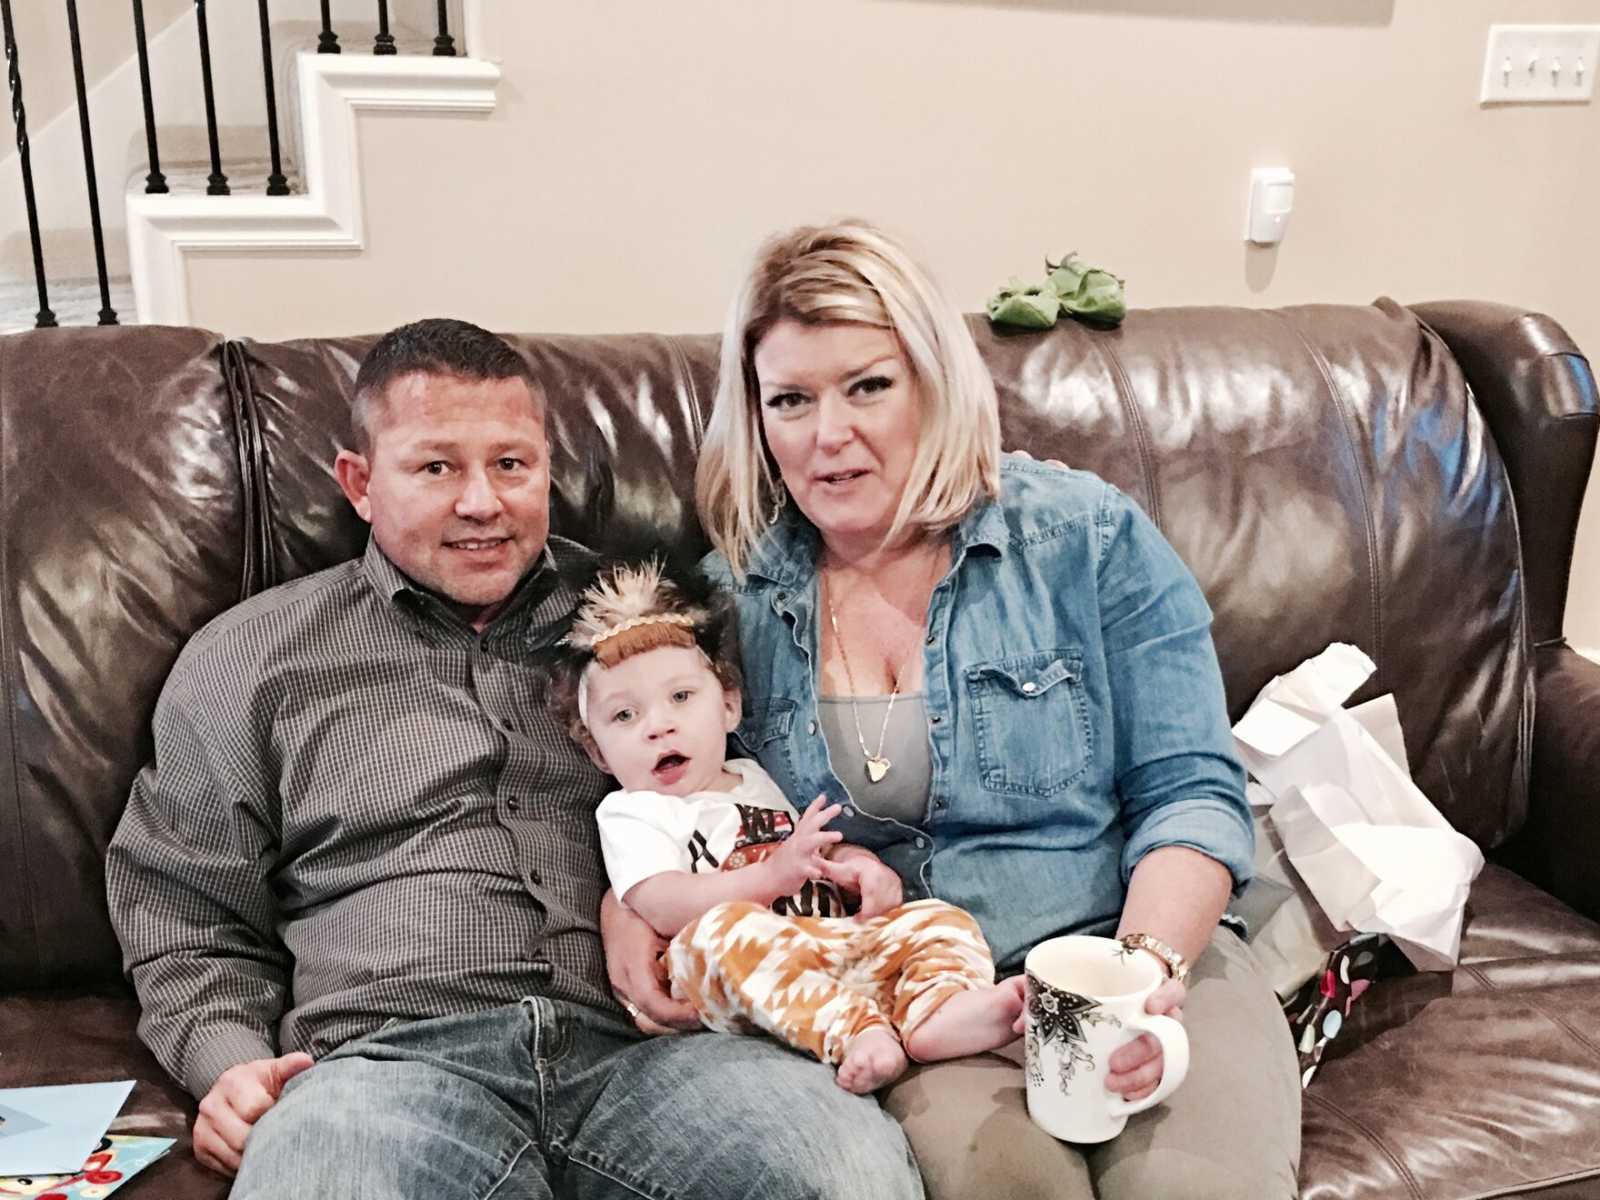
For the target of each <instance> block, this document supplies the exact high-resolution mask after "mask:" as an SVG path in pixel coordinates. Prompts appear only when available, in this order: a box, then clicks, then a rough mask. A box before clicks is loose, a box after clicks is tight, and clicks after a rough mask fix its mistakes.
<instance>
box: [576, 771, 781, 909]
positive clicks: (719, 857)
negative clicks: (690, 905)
mask: <svg viewBox="0 0 1600 1200" xmlns="http://www.w3.org/2000/svg"><path fill="white" fill-rule="evenodd" d="M726 765H727V768H728V770H729V771H731V772H733V773H734V774H735V775H737V776H739V785H738V786H737V787H735V788H734V789H733V790H732V791H728V792H692V793H690V794H689V795H687V796H670V795H667V794H666V793H664V792H650V791H639V792H629V791H624V790H620V789H619V790H618V791H615V792H612V793H611V794H610V795H609V796H607V797H606V798H605V799H604V800H602V801H601V802H600V807H599V808H597V809H596V810H595V820H596V821H597V822H598V823H599V826H600V848H601V850H602V852H603V853H604V855H605V860H606V874H607V875H608V876H610V878H611V890H612V891H614V892H615V893H616V894H617V897H618V898H619V899H621V898H622V897H624V896H626V895H627V894H628V892H629V891H631V890H632V889H633V887H634V885H635V884H637V883H639V882H640V881H641V880H644V879H648V878H650V876H652V875H659V874H660V873H661V872H662V871H689V872H691V873H696V874H698V873H700V872H705V871H719V870H724V869H727V868H730V867H735V866H739V865H742V856H739V855H738V851H740V850H742V849H743V848H744V847H746V846H754V845H762V844H765V843H769V842H781V841H783V840H784V839H785V838H787V837H788V836H789V835H790V834H791V833H793V832H794V827H795V823H796V822H797V821H798V820H799V814H798V813H797V812H796V811H795V808H794V805H792V804H790V803H789V801H788V799H787V798H786V797H785V796H784V794H783V792H782V791H781V790H780V789H779V788H778V785H777V784H776V783H774V782H773V779H772V776H770V775H768V774H767V773H766V772H765V771H763V770H762V769H761V767H760V765H759V764H757V763H756V762H755V761H754V760H753V759H748V758H732V759H729V760H728V762H727V764H726ZM730 860H732V861H730Z"/></svg>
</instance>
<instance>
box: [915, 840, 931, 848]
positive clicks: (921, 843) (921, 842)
mask: <svg viewBox="0 0 1600 1200" xmlns="http://www.w3.org/2000/svg"><path fill="white" fill-rule="evenodd" d="M915 844H916V847H917V849H918V850H921V849H923V848H925V847H926V846H927V844H928V839H927V838H925V837H919V838H918V839H917V840H916V843H915Z"/></svg>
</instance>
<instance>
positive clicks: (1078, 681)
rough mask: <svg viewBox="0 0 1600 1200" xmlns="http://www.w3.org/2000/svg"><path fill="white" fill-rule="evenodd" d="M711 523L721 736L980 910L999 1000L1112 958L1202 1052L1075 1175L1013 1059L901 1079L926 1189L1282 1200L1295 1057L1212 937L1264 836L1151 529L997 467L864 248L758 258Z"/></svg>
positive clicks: (1250, 976) (724, 426) (1115, 1079)
mask: <svg viewBox="0 0 1600 1200" xmlns="http://www.w3.org/2000/svg"><path fill="white" fill-rule="evenodd" d="M697 499H698V502H699V507H700V514H701V519H702V522H703V523H704V525H705V527H706V530H707V532H708V533H709V534H710V536H711V539H712V542H713V544H714V545H715V546H716V549H717V554H716V555H714V556H713V565H714V567H715V568H716V569H717V570H718V571H720V573H721V574H722V576H723V577H724V578H725V580H726V581H727V582H728V583H729V586H731V587H732V588H733V589H734V591H735V593H736V595H737V597H738V601H739V615H740V623H741V631H740V640H741V649H742V652H743V659H744V669H745V676H746V710H745V714H744V719H743V722H742V724H741V725H740V728H739V737H740V739H741V740H742V741H743V743H744V744H745V746H746V748H747V749H748V750H749V752H750V753H752V754H753V755H754V756H755V757H757V758H758V759H759V760H760V762H761V764H762V766H763V767H765V768H766V769H767V770H768V771H769V772H770V773H771V774H772V775H773V776H774V778H775V779H777V781H778V783H779V785H780V786H781V787H782V788H783V789H784V791H785V792H786V793H787V794H788V795H789V796H791V797H807V798H809V797H811V796H815V795H817V794H819V793H820V794H823V795H826V796H827V797H828V798H829V799H830V800H831V801H836V802H839V803H841V804H843V805H844V806H845V807H844V815H843V816H842V818H841V819H840V820H838V821H836V822H835V824H834V826H833V827H834V828H836V829H838V830H840V831H841V832H842V833H843V834H844V837H845V839H846V840H847V841H850V842H855V843H859V844H861V845H864V846H867V847H869V848H871V849H873V850H876V851H877V853H878V854H879V855H880V856H881V857H882V858H883V860H884V861H885V862H887V863H888V864H889V865H890V866H892V867H893V868H894V869H895V870H896V871H897V872H898V874H899V876H900V878H901V880H902V882H903V885H904V891H905V894H906V898H907V899H916V898H920V897H922V896H927V895H933V896H937V897H938V898H940V899H943V900H947V901H949V902H951V903H953V904H956V905H959V906H961V907H963V908H966V909H967V910H969V911H970V912H971V913H972V914H973V915H974V916H976V917H977V919H978V921H979V923H980V924H981V925H982V927H983V932H984V934H985V936H986V937H987V938H988V940H989V943H990V946H991V947H992V949H993V951H994V956H995V961H996V962H997V964H998V965H999V968H1000V970H1001V972H1002V973H1011V972H1015V971H1017V970H1019V969H1020V968H1021V966H1022V960H1023V957H1024V955H1025V954H1026V953H1027V951H1028V949H1029V948H1030V947H1031V946H1033V945H1034V944H1035V943H1037V942H1039V941H1041V940H1043V939H1044V938H1047V937H1052V936H1055V935H1057V934H1062V933H1097V934H1113V933H1114V934H1115V936H1118V937H1126V938H1128V939H1129V943H1130V945H1132V946H1136V947H1137V948H1138V949H1139V950H1140V951H1141V952H1144V953H1149V954H1151V955H1153V956H1154V957H1155V958H1156V959H1157V960H1159V961H1160V963H1161V965H1162V968H1163V970H1165V971H1166V972H1167V973H1168V975H1169V979H1168V982H1167V983H1165V984H1164V985H1163V986H1162V987H1161V988H1160V989H1159V990H1158V991H1157V992H1156V993H1155V995H1154V996H1153V997H1152V998H1151V1000H1150V1004H1149V1007H1150V1011H1152V1012H1167V1013H1169V1014H1171V1015H1174V1016H1180V1017H1182V1018H1183V1019H1184V1020H1186V1022H1187V1024H1188V1026H1189V1030H1190V1040H1191V1043H1192V1047H1193V1052H1192V1062H1191V1066H1190V1072H1189V1077H1188V1080H1187V1081H1186V1082H1185V1083H1184V1085H1183V1087H1181V1088H1180V1089H1179V1090H1178V1092H1177V1093H1176V1094H1175V1095H1174V1096H1173V1097H1172V1098H1171V1100H1170V1101H1168V1102H1167V1103H1166V1104H1164V1105H1162V1106H1159V1107H1157V1108H1156V1109H1153V1110H1151V1111H1149V1112H1146V1113H1143V1114H1140V1115H1137V1116H1135V1117H1133V1118H1132V1120H1131V1121H1130V1123H1129V1125H1128V1128H1127V1130H1126V1131H1125V1132H1124V1133H1123V1134H1122V1135H1121V1136H1120V1137H1119V1138H1117V1139H1115V1140H1114V1141H1112V1142H1109V1143H1106V1144H1105V1145H1103V1146H1096V1147H1086V1148H1084V1149H1082V1150H1081V1151H1080V1150H1079V1149H1077V1148H1074V1147H1072V1146H1069V1145H1067V1144H1064V1143H1060V1142H1057V1141H1056V1140H1055V1139H1053V1138H1051V1137H1050V1136H1049V1135H1047V1134H1045V1133H1043V1132H1042V1131H1040V1130H1039V1129H1038V1128H1037V1127H1035V1126H1034V1125H1033V1124H1032V1123H1031V1122H1030V1121H1029V1120H1028V1119H1027V1116H1026V1110H1025V1105H1024V1100H1023V1090H1022V1082H1021V1077H1020V1073H1019V1072H1018V1070H1017V1067H1016V1064H1015V1061H1007V1059H1005V1058H1003V1057H999V1056H996V1055H986V1056H979V1057H976V1058H972V1059H966V1060H959V1061H956V1062H951V1063H940V1064H936V1065H933V1066H925V1067H922V1068H920V1069H917V1070H914V1071H913V1072H912V1073H910V1074H908V1075H907V1076H906V1077H904V1078H903V1079H902V1080H901V1081H900V1082H899V1083H897V1084H895V1085H894V1086H893V1087H891V1088H890V1089H888V1090H886V1091H885V1092H884V1094H883V1096H884V1104H885V1106H886V1107H887V1108H888V1109H889V1110H890V1111H891V1112H893V1113H894V1114H895V1115H896V1116H897V1117H898V1118H899V1119H900V1120H901V1121H902V1123H903V1125H904V1127H905V1129H906V1132H907V1134H908V1136H909V1138H910V1141H911V1144H912V1147H913V1149H914V1150H915V1152H916V1154H917V1158H918V1161H919V1163H920V1165H921V1167H922V1170H923V1174H924V1178H925V1179H926V1181H927V1183H928V1189H929V1192H930V1194H931V1195H933V1196H934V1197H935V1198H936V1200H937V1198H941V1197H956V1196H971V1195H979V1194H987V1195H996V1196H1007V1197H1019V1196H1050V1197H1067V1196H1086V1197H1089V1196H1099V1197H1102V1198H1106V1197H1119V1198H1120V1197H1129V1198H1132V1197H1157V1196H1159V1197H1190V1196H1193V1197H1211V1196H1217V1197H1223V1196H1226V1197H1229V1198H1230V1200H1239V1198H1241V1197H1258V1196H1259V1197H1287V1196H1292V1195H1294V1193H1295V1178H1294V1176H1295V1165H1296V1161H1297V1159H1298V1153H1299V1117H1300V1109H1299V1099H1300V1094H1299V1080H1298V1078H1297V1072H1296V1067H1295V1059H1294V1051H1293V1046H1292V1044H1291V1042H1290V1038H1289V1034H1288V1031H1287V1027H1286V1025H1285V1023H1284V1021H1283V1019H1282V1017H1281V1015H1280V1014H1279V1012H1278V1010H1277V1006H1276V1003H1275V1001H1274V999H1273V996H1272V993H1271V989H1270V988H1269V986H1268V985H1267V983H1266V981H1265V979H1264V977H1263V976H1262V975H1261V973H1260V971H1259V969H1258V968H1257V966H1256V964H1255V962H1254V959H1253V958H1252V956H1251V954H1250V952H1249V950H1248V949H1247V948H1246V947H1245V946H1244V944H1243V943H1242V942H1241V941H1240V940H1239V939H1238V938H1237V937H1236V936H1235V935H1234V934H1233V932H1232V931H1231V930H1228V929H1227V928H1225V927H1220V926H1219V925H1218V920H1219V918H1220V917H1221V916H1222V914H1223V910H1224V908H1225V906H1226V905H1227V903H1228V900H1229V897H1230V895H1231V894H1232V893H1233V892H1235V891H1236V890H1237V889H1238V888H1239V887H1241V886H1243V884H1244V882H1245V881H1246V880H1247V879H1248V877H1249V872H1250V862H1251V857H1252V845H1253V843H1252V831H1251V825H1250V814H1249V809H1248V807H1247V805H1246V803H1245V800H1244V794H1243V783H1244V780H1243V773H1242V771H1241V769H1240V768H1239V766H1238V764H1237V762H1236V760H1235V759H1234V757H1233V755H1232V751H1231V745H1232V742H1231V738H1230V735H1229V729H1228V721H1227V714H1226V710H1225V705H1224V699H1223V691H1222V682H1221V677H1220V674H1219V672H1218V669H1217V663H1216V655H1215V650H1214V649H1213V646H1212V642H1211V635H1210V611H1209V609H1208V608H1207V606H1206V603H1205V599H1204V597H1203V596H1202V594H1201V592H1200V589H1199V587H1198V586H1197V585H1196V583H1195V582H1194V579H1193V577H1192V576H1191V575H1190V574H1189V572H1188V571H1187V569H1186V568H1185V567H1184V566H1183V564H1182V562H1181V561H1179V559H1178V557H1177V555H1176V554H1175V553H1174V552H1173V550H1172V549H1171V547H1170V546H1168V545H1167V543H1166V542H1165V540H1164V539H1163V538H1162V537H1161V535H1160V533H1159V532H1158V531H1157V530H1156V529H1155V527H1154V525H1153V524H1152V523H1151V522H1150V521H1149V520H1148V518H1146V517H1145V516H1144V514H1143V513H1142V512H1141V511H1140V510H1139V509H1138V508H1137V507H1136V506H1135V505H1134V504H1133V503H1132V502H1131V501H1129V500H1128V499H1127V498H1126V497H1124V496H1123V495H1122V494H1121V493H1119V492H1118V491H1117V490H1116V489H1114V488H1112V487H1111V486H1110V485H1108V484H1106V483H1104V482H1103V481H1101V480H1100V479H1098V478H1096V477H1095V476H1092V475H1089V474H1087V473H1084V472H1077V471H1069V470H1066V469H1064V468H1060V467H1057V466H1051V465H1046V464H1039V463H1034V462H1032V461H1027V460H1022V459H1015V458H1002V455H1001V452H1000V444H999V419H998V415H997V406H996V400H995V392H994V385H993V382H992V381H991V380H990V378H989V375H988V372H987V371H986V369H985V368H984V365H983V363H982V361H981V359H980V357H979V355H978V351H977V347H976V346H975V344H974V343H973V341H972V337H971V335H970V333H969V332H968V331H967V329H966V326H965V325H964V324H963V322H962V320H961V318H960V316H959V315H958V314H957V313H956V312H955V311H954V310H953V309H952V308H951V307H950V306H949V305H948V303H946V302H945V301H944V300H943V299H942V298H941V297H940V296H939V294H938V293H937V291H936V290H935V288H934V287H933V285H932V284H931V282H930V281H929V279H928V277H927V276H926V275H925V274H924V273H923V272H922V271H921V269H920V268H919V267H918V266H917V265H916V264H915V263H914V262H912V261H911V259H910V258H909V257H908V256H907V255H906V254H905V252H904V251H903V250H902V249H901V248H900V247H899V246H897V245H896V244H895V243H894V242H892V241H891V240H890V239H888V238H887V237H885V236H884V235H883V234H882V233H881V232H879V231H877V230H875V229H873V228H871V227H870V226H866V225H862V224H854V223H846V224H840V225H835V226H831V227H823V228H805V229H799V230H796V231H794V232H792V233H789V234H786V235H783V236H781V237H778V238H776V239H774V240H773V241H771V242H770V243H768V244H767V245H766V246H765V247H764V248H763V249H762V251H761V252H760V254H759V255H758V257H757V260H756V262H755V265H754V267H753V269H752V271H751V273H750V276H749V278H748V280H747V282H746V284H745V287H744V288H743V290H742V292H741V294H740V295H739V297H738V299H737V300H736V302H735V304H734V306H733V310H732V312H731V314H730V317H729V321H728V325H727V329H726V331H725V334H724V338H723V346H722V375H721V380H720V383H719V387H718V393H717V399H716V405H715V409H714V411H713V414H712V418H711V421H710V424H709V427H708V429H707V432H706V440H705V446H704V449H703V451H702V454H701V458H700V464H699V472H698V478H697ZM606 924H607V930H608V946H609V949H610V951H611V953H612V954H613V955H614V956H615V957H616V958H617V960H618V965H617V966H616V967H614V969H613V973H612V974H613V981H614V982H615V983H616V984H617V986H618V990H619V991H620V992H621V993H622V994H623V996H624V998H625V999H626V1000H627V1001H628V1002H629V1003H630V1004H632V1005H635V1006H640V1007H642V1008H643V1009H644V1011H645V1013H646V1014H647V1015H649V1016H655V1017H657V1018H660V1019H675V1018H676V1017H678V1016H680V1015H681V1013H679V1012H674V1010H673V1009H672V1007H671V1006H670V1004H669V1003H667V1002H666V1001H665V997H664V996H663V995H662V994H661V992H660V988H659V985H658V984H656V983H655V982H654V981H653V978H652V976H651V975H650V972H649V971H648V970H647V969H646V968H645V967H644V966H642V965H641V964H643V963H644V962H645V961H646V958H645V956H644V954H643V953H642V952H641V951H640V950H639V948H638V945H637V943H638V942H639V941H640V940H642V938H641V935H639V934H638V933H637V931H636V930H635V929H634V928H633V927H632V926H631V925H630V924H629V923H628V922H627V920H626V916H625V914H623V913H621V912H620V911H619V910H618V909H617V908H616V907H615V906H614V905H610V906H608V910H607V920H606ZM630 939H631V942H630ZM630 944H631V947H632V948H630ZM1190 964H1193V972H1192V974H1189V973H1188V972H1189V965H1190ZM1186 976H1187V979H1188V985H1187V987H1186V986H1185V982H1184V980H1185V977H1186ZM642 1023H643V1024H645V1025H646V1026H648V1025H649V1024H650V1023H649V1021H648V1020H646V1021H644V1022H642ZM1013 1057H1015V1056H1013ZM1110 1065H1111V1074H1110V1075H1109V1077H1108V1079H1107V1086H1108V1087H1109V1088H1111V1089H1112V1090H1114V1091H1117V1092H1120V1093H1122V1094H1123V1095H1125V1096H1127V1097H1129V1098H1130V1099H1137V1098H1140V1097H1142V1096H1145V1095H1148V1094H1149V1093H1150V1092H1151V1091H1152V1090H1153V1089H1154V1086H1155V1083H1156V1081H1157V1080H1158V1079H1159V1078H1160V1075H1161V1060H1160V1050H1159V1046H1157V1044H1156V1043H1155V1041H1154V1039H1151V1038H1148V1037H1146V1038H1141V1039H1139V1040H1138V1041H1135V1042H1133V1043H1131V1044H1130V1045H1128V1046H1126V1047H1124V1048H1123V1049H1122V1050H1121V1051H1119V1052H1118V1054H1117V1055H1114V1056H1113V1058H1112V1059H1111V1064H1110Z"/></svg>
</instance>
